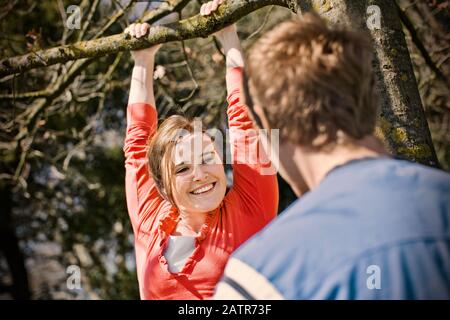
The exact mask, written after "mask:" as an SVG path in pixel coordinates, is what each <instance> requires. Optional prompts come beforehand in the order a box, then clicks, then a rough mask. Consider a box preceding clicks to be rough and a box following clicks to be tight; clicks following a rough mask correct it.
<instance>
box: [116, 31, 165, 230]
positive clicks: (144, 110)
mask: <svg viewBox="0 0 450 320" xmlns="http://www.w3.org/2000/svg"><path fill="white" fill-rule="evenodd" d="M149 28H150V26H149V24H132V25H130V26H129V27H128V28H127V29H125V33H129V34H130V35H131V36H134V37H137V38H139V37H141V36H144V35H145V34H146V33H147V31H148V29H149ZM158 49H159V45H158V46H154V47H150V48H148V49H143V50H139V51H132V52H131V54H132V56H133V59H134V68H133V73H132V76H131V77H132V78H131V85H130V95H129V99H128V107H127V131H126V136H125V145H124V148H123V150H124V153H125V169H126V179H125V188H126V198H127V206H128V213H129V215H130V219H131V222H132V225H133V229H134V231H135V235H137V233H138V232H139V231H144V232H145V231H149V230H150V229H151V228H152V227H153V225H154V222H155V221H156V217H157V213H158V212H159V210H160V209H161V206H162V205H163V202H164V201H163V199H162V197H161V196H160V195H159V193H158V190H157V188H156V186H155V183H154V181H153V179H152V177H151V174H150V172H149V169H148V159H147V156H148V155H147V150H148V140H149V138H150V137H151V136H152V135H153V134H154V133H155V132H156V129H157V125H158V115H157V111H156V107H155V96H154V93H153V68H154V61H155V54H156V52H157V51H158ZM143 224H144V225H143Z"/></svg>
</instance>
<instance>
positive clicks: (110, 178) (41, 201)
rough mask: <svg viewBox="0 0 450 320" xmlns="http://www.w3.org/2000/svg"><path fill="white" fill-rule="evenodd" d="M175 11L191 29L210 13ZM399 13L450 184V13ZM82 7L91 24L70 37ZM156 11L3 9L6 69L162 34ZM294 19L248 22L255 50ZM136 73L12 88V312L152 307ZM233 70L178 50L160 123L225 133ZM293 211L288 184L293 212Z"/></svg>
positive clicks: (275, 11) (425, 9)
mask: <svg viewBox="0 0 450 320" xmlns="http://www.w3.org/2000/svg"><path fill="white" fill-rule="evenodd" d="M167 3H168V4H170V5H174V4H176V5H177V6H176V9H177V11H178V12H180V15H181V19H184V18H186V17H190V16H194V15H196V14H197V13H198V11H199V8H200V3H201V2H200V1H179V0H178V1H176V0H170V1H167ZM397 3H398V5H399V10H400V13H401V14H400V17H401V21H402V23H403V25H404V31H405V35H406V39H407V41H408V49H409V51H410V53H411V59H412V62H413V65H414V71H415V75H416V79H417V82H418V85H419V91H420V95H421V98H422V103H423V105H424V109H425V114H426V116H427V120H428V125H429V127H430V130H431V134H432V138H433V142H434V147H435V149H436V153H437V155H438V158H439V161H440V164H441V166H442V167H444V169H445V170H450V146H449V144H450V137H449V134H450V132H449V125H450V105H449V100H448V98H449V95H450V92H449V85H448V83H449V64H448V60H449V58H450V47H449V45H448V43H449V41H448V40H449V39H448V37H449V36H448V34H449V32H448V31H449V30H448V29H449V25H448V23H449V22H448V21H450V19H449V17H450V14H449V10H450V8H449V2H448V1H437V0H436V1H433V0H429V1H423V2H422V1H413V0H399V1H397ZM73 4H75V5H79V6H80V8H81V12H82V19H81V27H80V29H73V30H70V29H69V28H67V27H66V21H67V19H68V16H69V15H70V14H69V13H67V11H66V9H67V8H68V7H69V6H70V5H73ZM153 5H154V3H152V2H151V1H147V2H139V1H129V0H127V1H119V0H111V1H106V0H105V1H100V0H92V1H87V0H81V1H67V0H54V1H42V2H38V1H32V0H24V1H17V0H16V1H14V0H10V1H1V2H0V28H1V32H0V48H1V49H0V50H1V51H0V60H1V59H2V58H5V57H11V56H17V55H21V54H25V53H30V52H35V51H38V50H39V49H41V48H51V47H55V46H59V45H63V44H69V43H75V42H77V41H79V40H90V39H94V38H99V37H104V36H108V35H113V34H117V33H120V32H122V30H123V29H124V28H125V27H126V26H127V25H128V24H130V23H131V22H134V21H135V20H136V19H141V20H146V21H149V22H152V21H154V20H155V19H156V18H159V17H160V16H155V15H153V16H152V12H153V13H154V12H155V11H154V10H153V9H154V7H152V6H153ZM150 9H152V10H151V11H149V10H150ZM291 16H292V12H291V11H290V10H289V9H287V8H283V7H279V6H266V7H264V8H262V9H260V10H257V11H255V12H252V13H251V14H249V15H247V16H245V17H244V18H242V19H241V20H239V22H238V24H237V25H238V33H239V36H240V38H241V40H242V43H243V47H244V50H245V49H246V48H248V47H249V46H251V44H252V43H253V42H254V41H255V40H256V39H257V38H258V37H259V36H260V35H261V34H263V33H264V32H265V31H266V30H268V29H270V28H271V27H273V26H275V25H277V24H279V23H280V22H281V21H283V20H285V19H288V18H289V17H291ZM132 66H133V64H132V60H131V57H130V54H129V53H128V52H120V53H115V54H112V55H108V56H104V57H101V58H96V59H84V60H78V61H69V62H67V63H64V64H57V65H52V66H49V67H46V68H37V69H32V70H29V71H27V72H24V73H21V74H16V75H9V76H6V77H3V78H2V79H0V105H1V107H0V119H1V121H0V123H1V127H0V157H1V162H0V169H1V170H0V201H1V213H0V298H11V297H14V298H27V297H31V298H33V299H73V298H78V299H80V298H81V299H137V298H139V292H138V283H137V278H136V270H135V264H134V251H133V241H134V240H133V234H132V230H131V226H130V223H129V218H128V214H127V209H126V204H125V190H124V173H125V172H124V158H123V152H122V147H123V139H124V133H125V126H126V119H125V115H126V103H127V99H128V86H129V83H130V74H131V69H132ZM224 69H225V65H224V58H223V55H222V53H221V52H220V50H219V47H218V45H217V43H216V41H215V40H214V39H213V38H212V37H209V38H198V39H192V40H187V41H182V42H181V41H180V42H172V43H167V44H165V45H164V46H163V47H162V48H161V49H160V51H159V53H158V55H157V61H156V69H155V70H156V71H155V77H156V78H157V80H156V81H155V94H156V101H157V108H158V112H159V116H160V119H164V118H165V117H167V116H168V115H170V114H173V113H180V112H182V113H184V114H185V115H187V116H196V117H201V118H202V119H203V121H204V122H205V124H207V125H208V126H209V127H215V128H219V129H220V130H225V128H226V126H227V123H226V101H225V99H226V90H225V81H224V75H225V73H224V72H225V70H224ZM293 200H294V195H293V193H292V191H291V190H290V188H289V187H288V186H287V185H286V184H285V183H284V182H283V181H282V180H281V179H280V211H281V210H282V209H284V208H285V207H286V206H287V205H288V204H289V203H291V202H292V201H293ZM70 265H76V266H79V267H80V271H81V288H79V289H76V288H75V289H70V288H69V287H68V285H67V279H68V278H69V277H70V274H67V273H66V270H67V267H68V266H70Z"/></svg>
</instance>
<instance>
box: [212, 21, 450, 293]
mask: <svg viewBox="0 0 450 320" xmlns="http://www.w3.org/2000/svg"><path fill="white" fill-rule="evenodd" d="M369 39H370V38H369V37H367V36H365V35H364V34H363V33H360V32H355V31H350V30H345V29H340V28H337V27H335V26H333V27H329V26H327V25H326V23H325V22H324V21H323V20H322V19H321V18H319V17H318V16H317V15H313V14H306V15H304V16H303V17H302V18H300V19H293V20H290V21H287V22H284V23H282V24H281V25H279V26H278V27H276V28H275V29H274V30H272V31H271V32H269V33H267V34H266V35H265V36H263V37H262V38H261V39H260V40H259V41H258V42H257V43H256V44H255V45H254V46H253V48H252V50H251V52H250V54H249V57H248V59H247V60H248V62H247V64H248V68H247V70H246V78H247V80H246V82H245V83H244V92H245V91H246V92H247V94H246V104H247V105H248V107H249V108H248V109H249V111H251V113H253V117H254V118H255V120H256V122H257V123H259V124H260V126H262V127H264V128H265V129H279V130H280V131H279V136H280V143H279V154H278V158H279V169H280V173H281V175H282V176H283V178H284V179H285V180H286V181H287V182H288V183H289V184H290V186H291V187H292V189H293V190H294V192H295V193H296V194H297V196H300V195H302V194H304V195H303V196H302V197H301V198H300V199H299V200H297V201H296V202H294V203H293V204H292V205H291V206H290V207H289V208H288V209H287V210H286V211H285V212H284V213H283V214H282V215H281V216H280V217H279V218H277V219H276V220H275V221H274V222H272V223H271V224H270V225H269V226H267V227H266V228H265V229H264V230H263V231H261V232H260V233H258V234H257V235H255V236H253V237H252V238H251V239H250V240H249V241H248V242H246V243H245V244H244V245H243V246H241V247H240V248H239V249H238V250H237V251H236V252H235V254H234V255H233V256H232V258H231V259H230V260H229V262H228V264H227V266H226V268H225V272H224V275H223V277H222V280H221V282H220V283H219V285H218V286H217V288H216V293H215V298H216V299H230V298H231V299H242V298H244V299H449V298H450V175H449V174H448V173H445V172H443V171H440V170H437V169H433V168H429V167H425V166H422V165H419V164H416V163H411V162H408V161H405V160H399V159H395V158H392V157H390V156H389V155H388V154H387V152H386V151H385V150H384V147H383V145H382V143H381V142H380V141H379V140H378V139H377V138H376V137H375V136H374V135H373V132H374V129H375V123H376V119H377V114H378V97H377V91H376V87H375V82H374V75H373V70H372V52H373V49H372V47H371V43H370V40H369ZM272 143H275V141H272ZM275 149H276V148H274V150H275ZM275 156H277V155H275ZM273 160H275V161H276V160H277V159H273ZM305 192H306V193H305Z"/></svg>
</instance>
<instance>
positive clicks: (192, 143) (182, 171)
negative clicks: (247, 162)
mask: <svg viewBox="0 0 450 320" xmlns="http://www.w3.org/2000/svg"><path fill="white" fill-rule="evenodd" d="M173 160H174V171H173V174H172V183H173V184H172V193H173V198H174V200H175V203H176V205H177V207H178V209H179V210H180V211H184V212H187V213H189V212H209V211H212V210H214V209H216V208H217V207H218V206H219V205H220V203H221V202H222V200H223V198H224V196H225V192H226V177H225V171H224V167H223V165H222V161H221V159H220V157H219V155H218V154H217V152H216V149H215V147H214V143H213V142H212V140H211V138H210V137H209V136H208V135H206V134H203V133H193V134H189V135H187V136H185V137H184V138H183V139H182V140H181V141H180V142H178V143H177V145H176V147H175V149H174V154H173Z"/></svg>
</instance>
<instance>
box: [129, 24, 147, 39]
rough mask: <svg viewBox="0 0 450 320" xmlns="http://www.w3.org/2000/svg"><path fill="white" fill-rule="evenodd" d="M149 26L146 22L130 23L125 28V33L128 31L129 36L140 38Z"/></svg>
mask: <svg viewBox="0 0 450 320" xmlns="http://www.w3.org/2000/svg"><path fill="white" fill-rule="evenodd" d="M149 28H150V25H149V24H148V23H132V24H130V25H129V26H128V27H127V28H126V29H125V31H124V32H125V33H129V34H130V35H131V36H133V37H136V38H140V37H142V36H143V35H145V34H146V33H147V31H148V29H149Z"/></svg>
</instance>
